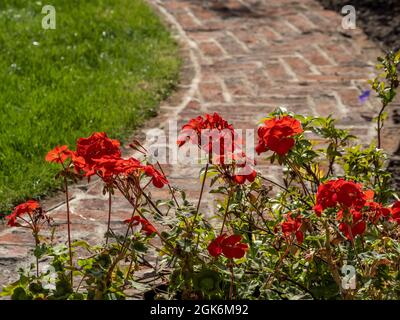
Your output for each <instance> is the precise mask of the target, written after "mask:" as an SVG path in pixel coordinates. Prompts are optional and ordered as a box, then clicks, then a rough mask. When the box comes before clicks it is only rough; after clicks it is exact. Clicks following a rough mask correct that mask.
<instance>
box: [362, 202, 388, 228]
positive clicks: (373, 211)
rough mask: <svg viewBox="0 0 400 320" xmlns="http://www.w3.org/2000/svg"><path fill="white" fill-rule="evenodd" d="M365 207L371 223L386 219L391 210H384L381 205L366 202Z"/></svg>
mask: <svg viewBox="0 0 400 320" xmlns="http://www.w3.org/2000/svg"><path fill="white" fill-rule="evenodd" d="M365 206H366V209H365V210H366V212H367V213H368V216H369V220H370V221H371V222H372V223H377V222H378V220H379V218H381V217H388V216H389V215H390V213H391V210H390V209H389V208H385V207H384V206H383V205H382V204H381V203H377V202H367V203H366V204H365Z"/></svg>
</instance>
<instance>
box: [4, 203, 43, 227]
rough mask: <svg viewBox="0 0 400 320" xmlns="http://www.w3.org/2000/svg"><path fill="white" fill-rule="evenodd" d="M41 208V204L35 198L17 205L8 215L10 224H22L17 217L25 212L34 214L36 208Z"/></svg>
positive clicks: (16, 225) (14, 225)
mask: <svg viewBox="0 0 400 320" xmlns="http://www.w3.org/2000/svg"><path fill="white" fill-rule="evenodd" d="M39 208H40V204H39V203H38V202H37V201H35V200H29V201H27V202H25V203H22V204H20V205H18V206H16V207H15V209H14V211H13V212H12V213H11V214H10V215H9V216H7V217H6V219H7V220H8V223H7V224H8V225H9V226H11V227H18V226H20V224H19V223H18V222H17V218H18V217H21V216H23V215H24V214H32V213H33V212H34V211H35V210H38V209H39Z"/></svg>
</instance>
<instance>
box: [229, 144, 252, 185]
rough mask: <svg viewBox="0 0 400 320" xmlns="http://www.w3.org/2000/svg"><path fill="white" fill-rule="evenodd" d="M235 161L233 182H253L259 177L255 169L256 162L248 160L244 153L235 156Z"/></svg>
mask: <svg viewBox="0 0 400 320" xmlns="http://www.w3.org/2000/svg"><path fill="white" fill-rule="evenodd" d="M233 160H234V164H235V168H234V175H233V177H232V178H233V181H234V182H236V183H237V184H244V183H246V181H248V182H253V181H254V180H255V178H256V177H257V172H256V171H255V170H254V168H253V166H254V165H255V161H254V160H252V159H250V158H248V157H247V156H246V154H245V153H244V152H241V153H238V154H235V155H234V156H233Z"/></svg>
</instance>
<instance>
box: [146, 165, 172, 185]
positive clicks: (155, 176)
mask: <svg viewBox="0 0 400 320" xmlns="http://www.w3.org/2000/svg"><path fill="white" fill-rule="evenodd" d="M144 172H145V174H146V175H147V176H149V177H151V178H152V182H153V185H154V186H155V187H156V188H162V187H163V186H164V185H166V184H168V180H167V178H166V177H165V176H164V175H163V174H161V173H160V172H159V171H158V170H157V169H155V168H154V167H153V166H152V165H147V166H145V167H144Z"/></svg>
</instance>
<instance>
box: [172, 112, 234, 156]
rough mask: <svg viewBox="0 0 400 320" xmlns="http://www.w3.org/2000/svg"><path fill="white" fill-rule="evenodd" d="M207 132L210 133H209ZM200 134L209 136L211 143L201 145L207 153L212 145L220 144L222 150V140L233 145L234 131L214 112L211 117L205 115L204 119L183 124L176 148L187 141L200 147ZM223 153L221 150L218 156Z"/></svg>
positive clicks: (198, 118)
mask: <svg viewBox="0 0 400 320" xmlns="http://www.w3.org/2000/svg"><path fill="white" fill-rule="evenodd" d="M208 130H212V131H211V132H210V131H208ZM202 132H203V133H210V135H211V141H208V143H207V144H205V145H203V147H204V148H205V149H206V150H207V151H209V152H210V151H211V150H212V146H213V144H214V143H220V148H223V146H224V143H223V140H224V139H228V141H232V143H233V140H234V138H235V130H234V129H233V126H232V125H231V124H229V123H228V122H227V121H226V120H225V119H223V118H222V117H221V116H220V115H219V114H218V113H216V112H215V113H214V114H213V115H210V114H206V115H205V116H204V118H203V117H202V116H198V117H197V118H194V119H191V120H190V121H189V122H188V123H187V124H185V125H184V126H183V127H182V130H181V132H180V133H179V136H178V141H177V143H178V146H179V147H181V146H183V145H184V144H185V143H186V142H187V141H190V142H191V143H193V144H197V145H198V146H199V147H201V146H202V144H201V142H202ZM203 138H204V137H203ZM223 151H224V150H223V149H222V152H220V154H224V152H223Z"/></svg>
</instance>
